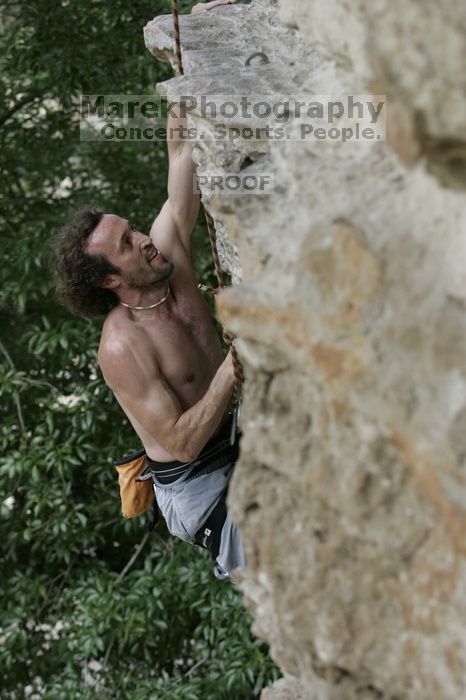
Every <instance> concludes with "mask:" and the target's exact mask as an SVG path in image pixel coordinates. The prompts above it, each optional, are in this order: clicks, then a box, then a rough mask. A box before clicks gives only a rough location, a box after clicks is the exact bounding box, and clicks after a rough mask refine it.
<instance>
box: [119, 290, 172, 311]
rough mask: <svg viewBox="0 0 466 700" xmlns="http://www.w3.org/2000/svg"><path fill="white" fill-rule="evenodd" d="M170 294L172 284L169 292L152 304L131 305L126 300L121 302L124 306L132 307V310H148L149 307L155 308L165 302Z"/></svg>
mask: <svg viewBox="0 0 466 700" xmlns="http://www.w3.org/2000/svg"><path fill="white" fill-rule="evenodd" d="M169 294H170V285H168V292H167V294H166V296H164V298H163V299H161V300H160V301H157V302H156V303H155V304H151V305H150V306H131V304H127V303H126V302H125V301H120V304H121V305H122V306H126V308H127V309H131V311H147V310H148V309H155V307H156V306H160V304H163V302H164V301H166V300H167V299H168V295H169Z"/></svg>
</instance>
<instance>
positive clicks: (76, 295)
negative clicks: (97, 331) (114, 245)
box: [53, 205, 120, 317]
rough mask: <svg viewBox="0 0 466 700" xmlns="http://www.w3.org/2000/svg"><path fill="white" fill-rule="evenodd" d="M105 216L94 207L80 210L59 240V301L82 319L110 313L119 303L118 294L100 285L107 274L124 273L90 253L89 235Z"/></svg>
mask: <svg viewBox="0 0 466 700" xmlns="http://www.w3.org/2000/svg"><path fill="white" fill-rule="evenodd" d="M103 215H104V213H103V212H102V211H100V210H99V209H97V208H96V207H95V206H94V205H88V206H86V207H84V208H83V209H80V210H79V211H78V212H77V213H76V214H75V216H74V217H73V218H72V219H71V221H69V222H68V223H67V224H66V225H65V226H64V227H63V228H62V229H61V231H60V232H59V233H58V234H57V236H56V238H55V243H54V248H53V268H54V276H55V283H56V294H57V298H58V300H59V301H60V303H61V304H63V306H66V307H67V308H68V309H69V310H70V311H71V312H72V313H74V314H77V315H78V316H85V317H90V316H91V317H92V316H99V315H101V314H106V313H108V312H109V311H110V310H111V309H113V307H114V306H116V305H117V304H118V298H117V296H116V295H115V293H114V292H112V291H111V290H110V289H104V288H103V287H101V286H100V284H101V282H102V281H103V280H104V279H105V277H106V276H107V275H109V274H115V273H119V272H120V270H119V269H118V268H116V267H114V266H113V265H111V264H110V263H109V262H108V260H107V259H106V258H105V257H104V256H103V255H89V254H88V253H87V252H86V246H87V242H88V240H89V236H90V235H91V233H92V232H93V231H94V230H95V228H96V227H97V225H98V224H99V222H100V220H101V219H102V217H103Z"/></svg>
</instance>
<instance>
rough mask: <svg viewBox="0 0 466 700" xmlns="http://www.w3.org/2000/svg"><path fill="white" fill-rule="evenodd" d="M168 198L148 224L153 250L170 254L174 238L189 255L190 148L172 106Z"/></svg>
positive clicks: (194, 205) (192, 205)
mask: <svg viewBox="0 0 466 700" xmlns="http://www.w3.org/2000/svg"><path fill="white" fill-rule="evenodd" d="M236 1H237V0H213V1H212V2H206V3H198V4H197V5H195V6H194V7H193V8H192V10H191V12H192V13H193V14H199V13H200V12H205V11H208V10H213V9H214V8H215V7H219V6H221V5H230V4H233V3H235V2H236ZM167 146H168V199H167V201H166V202H165V204H164V205H163V207H162V209H161V210H160V213H159V215H158V216H157V218H156V219H155V221H154V223H153V224H152V228H151V231H150V235H151V238H152V240H153V241H154V245H155V246H156V247H160V248H161V249H162V250H163V251H164V252H170V249H171V247H172V245H173V242H172V241H171V240H170V239H171V238H173V237H174V236H176V237H177V238H178V239H179V240H180V241H181V243H182V244H183V247H184V248H185V250H186V251H187V252H188V253H189V252H190V245H189V244H190V238H191V233H192V230H193V228H194V226H195V224H196V220H197V215H198V212H199V201H200V197H199V194H198V191H197V187H196V168H195V164H194V162H193V147H192V143H191V141H190V140H189V138H188V126H187V119H186V113H185V110H184V108H183V105H182V104H173V105H171V108H170V113H169V117H168V123H167Z"/></svg>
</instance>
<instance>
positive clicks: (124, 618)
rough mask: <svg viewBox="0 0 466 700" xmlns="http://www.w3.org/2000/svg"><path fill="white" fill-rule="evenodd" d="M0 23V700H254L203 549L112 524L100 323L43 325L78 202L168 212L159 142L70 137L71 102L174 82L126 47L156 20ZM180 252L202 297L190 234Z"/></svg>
mask: <svg viewBox="0 0 466 700" xmlns="http://www.w3.org/2000/svg"><path fill="white" fill-rule="evenodd" d="M192 4H193V3H190V2H180V11H181V12H189V10H190V7H191V5H192ZM0 8H1V19H0V75H1V77H0V100H1V105H0V140H1V153H0V163H1V179H0V228H1V237H2V240H1V249H2V265H1V267H0V275H1V284H0V374H1V409H0V410H1V437H0V439H1V456H0V459H1V462H0V470H1V472H0V485H1V500H0V508H1V510H0V515H1V520H0V527H1V531H0V537H1V550H0V551H1V567H0V597H1V604H0V605H1V608H0V646H1V654H0V697H1V698H2V700H4V699H7V698H14V699H19V698H30V699H32V700H34V699H35V698H47V699H50V700H55V699H56V700H77V699H81V698H82V699H88V698H89V699H91V698H97V697H98V698H112V699H114V700H125V699H128V700H139V699H140V700H146V699H147V700H151V699H154V700H155V699H159V698H160V699H161V700H166V699H167V700H171V699H173V700H175V699H179V700H181V699H183V700H188V699H192V700H204V699H207V700H216V699H219V700H220V699H222V700H223V699H225V700H243V699H244V700H247V699H250V698H255V697H258V696H259V694H260V689H261V688H262V687H263V686H264V685H266V684H267V683H268V682H270V681H271V680H273V679H274V678H277V677H278V672H277V670H276V668H275V667H274V665H273V664H272V662H271V661H270V659H269V657H268V650H267V647H266V645H265V644H264V643H262V642H260V641H259V640H257V639H255V638H254V637H253V636H252V635H251V633H250V624H251V619H250V616H249V615H248V614H247V613H246V612H245V611H244V608H243V605H242V601H241V596H240V594H239V593H238V592H237V591H236V590H235V589H234V588H233V586H232V585H231V584H220V583H218V582H217V581H216V580H215V579H214V577H213V575H212V572H211V565H210V560H209V556H208V554H207V553H206V552H203V551H201V550H200V549H198V548H194V547H191V546H189V545H186V544H184V543H182V542H180V541H175V540H174V539H173V538H171V537H170V535H169V534H168V533H167V532H166V530H165V529H164V526H163V525H162V527H160V526H159V528H158V530H157V534H156V535H155V536H151V537H150V538H146V531H147V530H146V524H147V520H146V519H145V516H142V517H141V518H138V519H136V520H134V521H124V520H123V518H122V517H121V516H120V504H119V493H118V487H117V479H116V472H115V470H114V468H113V466H112V460H113V459H114V458H115V457H119V456H121V455H122V454H125V453H127V452H129V451H131V450H132V449H137V448H138V447H139V445H138V441H137V438H136V436H135V435H134V434H133V432H132V430H131V428H130V426H129V425H128V423H127V421H126V420H125V417H124V415H123V414H122V412H121V411H120V409H119V408H118V406H117V404H116V402H115V401H114V399H113V397H112V395H111V393H110V392H109V390H108V389H107V388H106V386H105V384H104V383H103V381H102V378H101V375H100V372H99V370H98V368H97V365H96V350H97V345H98V339H99V334H100V327H101V323H102V321H101V320H98V321H85V320H81V319H77V318H74V317H72V316H70V315H69V314H68V313H67V312H66V311H65V310H64V309H62V308H60V307H59V306H58V305H57V304H56V302H55V300H54V293H53V284H52V280H51V276H50V272H49V263H48V258H49V250H50V241H51V239H52V238H53V235H54V234H55V232H56V231H57V229H58V228H60V227H61V225H62V224H63V223H64V222H65V221H66V219H67V218H68V217H69V215H70V214H71V213H72V212H73V211H74V210H75V209H76V208H78V207H79V206H80V205H82V204H84V203H88V202H91V201H94V202H95V203H96V204H98V205H99V206H100V207H101V208H103V209H104V210H106V211H113V212H116V213H119V214H121V215H123V216H125V217H127V218H129V219H130V220H131V221H132V222H134V223H135V224H137V225H138V226H139V227H140V228H141V230H143V231H144V230H148V227H149V226H150V223H151V221H152V219H153V217H154V215H155V214H156V213H157V211H158V210H159V208H160V206H161V204H162V203H163V201H164V199H165V197H166V178H167V161H166V148H165V144H164V143H154V142H142V143H138V142H119V143H81V142H80V140H79V122H78V120H79V97H80V95H81V94H99V93H102V94H120V93H121V94H153V93H154V85H155V83H156V82H158V81H160V80H163V79H166V78H168V77H170V76H171V70H170V68H169V67H168V66H164V65H162V64H160V63H159V62H157V61H155V60H154V59H153V58H152V57H151V56H150V54H149V53H148V52H147V51H146V49H145V47H144V43H143V35H142V28H143V26H144V25H145V24H146V22H148V21H149V20H151V19H152V18H153V17H154V16H155V15H157V14H166V13H169V12H170V4H169V2H161V1H155V2H148V1H147V0H112V2H109V1H107V0H100V1H99V0H79V1H78V0H62V1H61V2H60V1H59V0H19V1H15V0H10V1H7V0H0ZM194 251H195V262H196V267H197V269H198V272H199V274H200V276H201V278H202V279H203V281H204V282H206V283H207V284H209V283H212V284H213V282H214V277H213V270H212V263H211V257H210V251H209V248H208V245H207V235H206V233H205V230H204V225H203V223H202V222H201V220H200V223H199V224H198V226H197V227H196V230H195V233H194ZM141 541H144V546H143V549H142V552H141V554H140V555H139V557H138V558H137V559H136V560H135V562H134V564H133V566H132V567H131V568H130V569H129V571H127V572H125V566H126V564H127V562H128V561H129V560H130V559H131V558H132V556H133V554H134V553H135V551H136V548H137V546H138V545H139V544H140V543H141Z"/></svg>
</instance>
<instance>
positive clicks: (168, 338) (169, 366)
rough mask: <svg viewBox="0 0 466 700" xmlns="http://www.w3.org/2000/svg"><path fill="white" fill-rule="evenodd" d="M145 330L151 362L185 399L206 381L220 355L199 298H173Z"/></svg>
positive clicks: (220, 357)
mask: <svg viewBox="0 0 466 700" xmlns="http://www.w3.org/2000/svg"><path fill="white" fill-rule="evenodd" d="M199 301H200V303H199ZM196 302H197V303H196ZM145 332H146V334H147V339H148V342H149V344H150V346H151V349H152V351H153V353H154V361H157V363H158V365H159V367H160V370H161V372H162V375H163V376H164V378H165V380H166V381H167V382H168V383H169V384H170V386H171V387H172V388H173V389H174V390H175V391H176V393H177V394H178V395H179V397H180V398H185V399H186V400H189V398H190V397H191V395H193V396H195V394H196V393H197V390H200V389H203V388H204V386H205V383H206V382H207V383H209V382H210V380H211V378H212V374H213V373H214V372H215V371H216V370H217V367H218V365H219V364H220V362H221V360H222V357H223V356H222V352H221V347H220V342H219V339H218V335H217V331H216V328H215V323H214V320H213V318H212V316H211V314H210V312H209V310H208V307H207V305H206V304H205V302H204V300H203V299H200V300H191V299H183V298H177V300H176V303H175V304H172V305H171V306H170V307H168V306H167V308H166V309H164V310H163V312H162V313H161V314H159V316H158V317H157V319H156V321H155V322H154V323H153V324H151V325H150V326H147V327H146V329H145Z"/></svg>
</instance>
